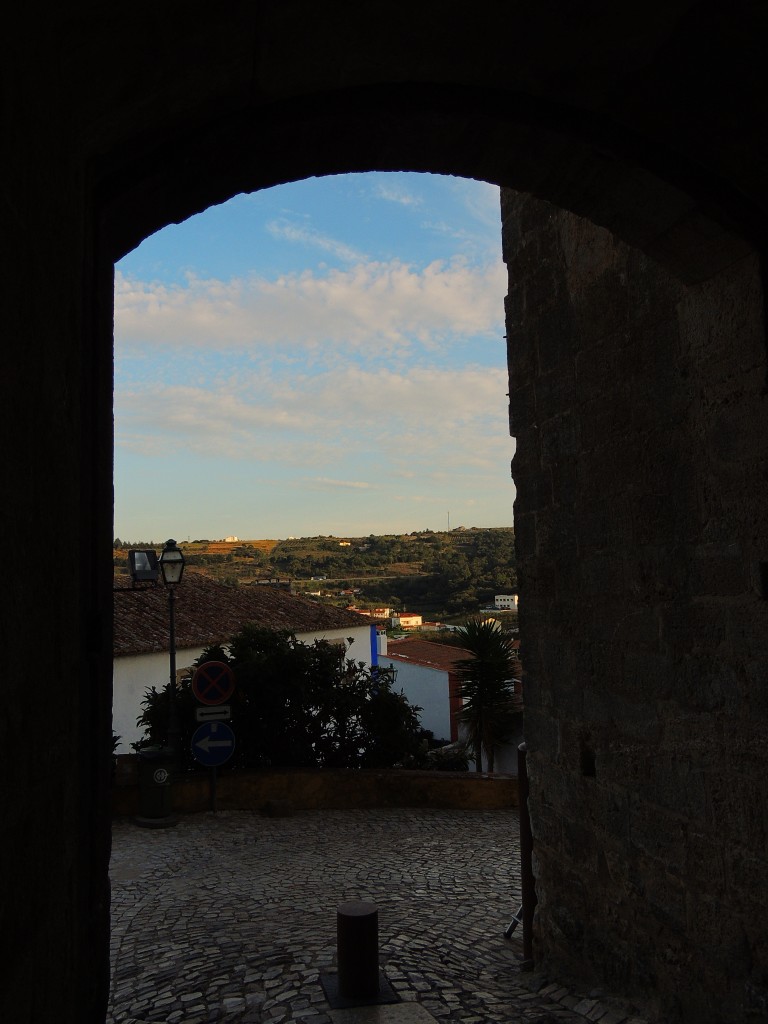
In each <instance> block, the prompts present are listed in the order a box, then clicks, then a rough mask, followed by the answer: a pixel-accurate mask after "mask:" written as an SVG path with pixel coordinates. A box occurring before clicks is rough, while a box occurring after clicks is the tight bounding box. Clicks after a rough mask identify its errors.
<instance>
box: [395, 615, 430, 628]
mask: <svg viewBox="0 0 768 1024" xmlns="http://www.w3.org/2000/svg"><path fill="white" fill-rule="evenodd" d="M421 620H422V616H421V615H417V614H416V613H415V612H395V613H394V615H392V616H390V620H389V621H390V622H391V623H392V625H393V627H394V628H395V629H397V628H398V627H399V628H400V629H418V628H419V626H420V625H421Z"/></svg>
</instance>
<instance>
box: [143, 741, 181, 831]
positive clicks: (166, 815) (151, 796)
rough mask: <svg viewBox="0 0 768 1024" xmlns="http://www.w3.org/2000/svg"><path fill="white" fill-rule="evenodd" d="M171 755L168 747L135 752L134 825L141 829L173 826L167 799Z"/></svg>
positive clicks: (169, 802) (171, 770) (169, 799)
mask: <svg viewBox="0 0 768 1024" xmlns="http://www.w3.org/2000/svg"><path fill="white" fill-rule="evenodd" d="M172 754H173V751H172V750H171V749H170V748H169V747H144V749H143V750H140V751H139V814H138V816H137V818H136V822H137V824H139V825H143V826H144V827H145V828H164V827H166V826H168V825H175V824H176V819H175V818H174V816H173V806H172V796H171V777H172V773H173V767H174V765H173V757H172Z"/></svg>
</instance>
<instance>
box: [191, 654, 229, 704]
mask: <svg viewBox="0 0 768 1024" xmlns="http://www.w3.org/2000/svg"><path fill="white" fill-rule="evenodd" d="M234 692H235V674H234V672H233V671H232V669H231V668H230V667H229V665H227V664H226V662H224V661H206V662H204V663H203V664H202V665H200V666H199V667H198V668H196V669H195V674H194V675H193V676H192V693H193V694H194V695H195V697H197V699H198V700H199V701H200V703H201V704H209V705H212V704H223V703H224V701H225V700H227V699H228V698H229V697H231V696H232V694H233V693H234Z"/></svg>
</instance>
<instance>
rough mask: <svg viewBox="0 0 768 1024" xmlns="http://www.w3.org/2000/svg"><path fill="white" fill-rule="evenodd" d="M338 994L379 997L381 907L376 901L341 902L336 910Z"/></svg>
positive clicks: (355, 997) (357, 997) (358, 997)
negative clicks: (379, 909) (377, 905)
mask: <svg viewBox="0 0 768 1024" xmlns="http://www.w3.org/2000/svg"><path fill="white" fill-rule="evenodd" d="M336 951H337V956H338V963H339V994H340V995H341V996H343V997H344V998H345V999H376V997H377V996H378V994H379V911H378V910H377V908H376V906H375V904H373V903H363V902H358V901H355V902H351V903H342V904H341V906H339V907H338V909H337V912H336Z"/></svg>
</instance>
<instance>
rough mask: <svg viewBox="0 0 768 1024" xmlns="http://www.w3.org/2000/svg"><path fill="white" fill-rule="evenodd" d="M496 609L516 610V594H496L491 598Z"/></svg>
mask: <svg viewBox="0 0 768 1024" xmlns="http://www.w3.org/2000/svg"><path fill="white" fill-rule="evenodd" d="M493 607H494V608H495V609H496V611H499V612H500V611H513V612H515V611H517V594H497V595H496V596H495V597H494V599H493Z"/></svg>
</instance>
